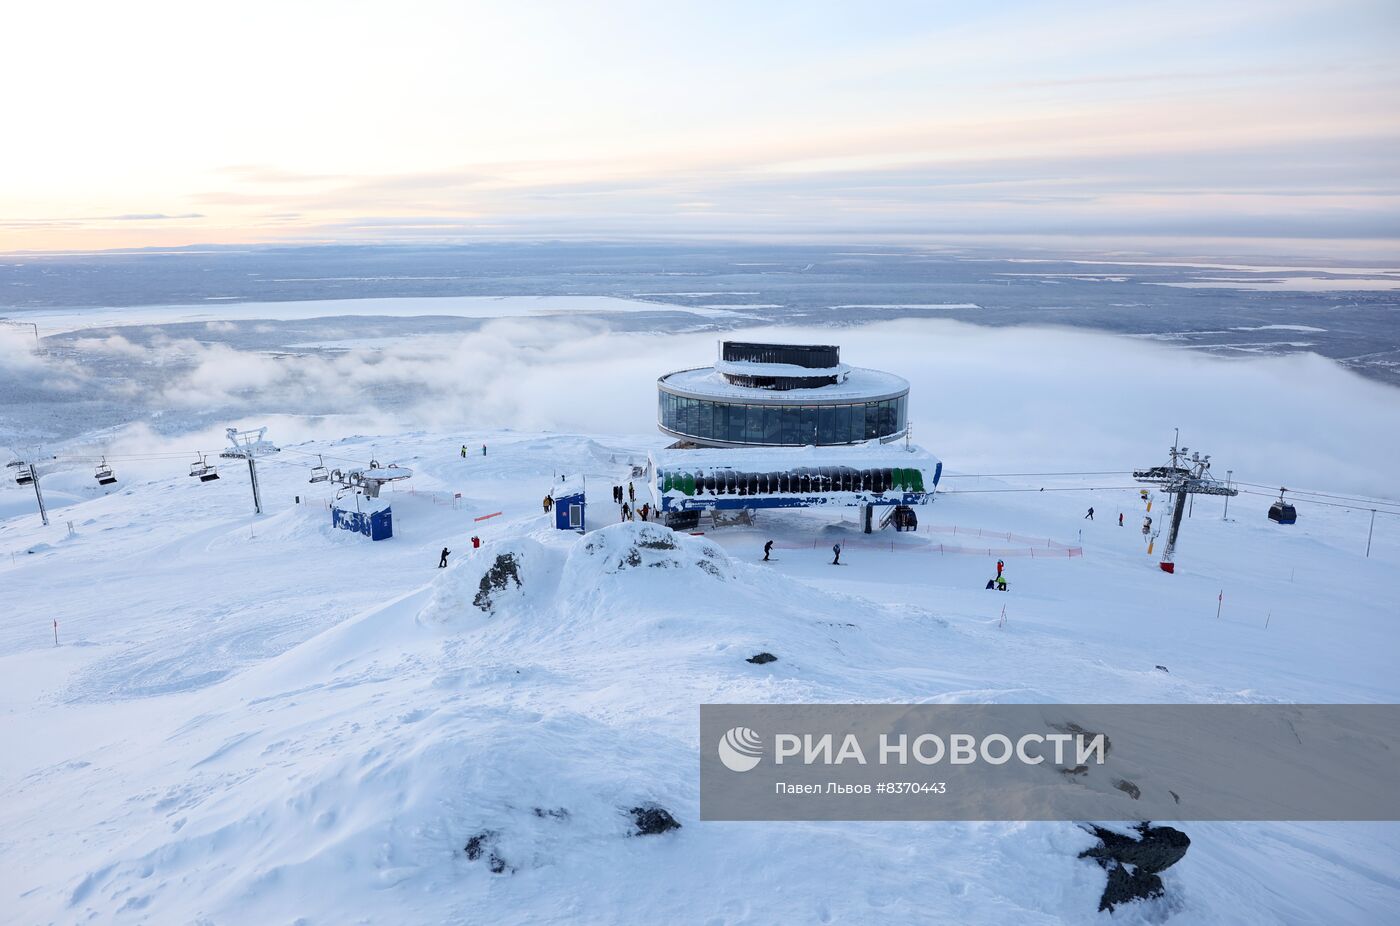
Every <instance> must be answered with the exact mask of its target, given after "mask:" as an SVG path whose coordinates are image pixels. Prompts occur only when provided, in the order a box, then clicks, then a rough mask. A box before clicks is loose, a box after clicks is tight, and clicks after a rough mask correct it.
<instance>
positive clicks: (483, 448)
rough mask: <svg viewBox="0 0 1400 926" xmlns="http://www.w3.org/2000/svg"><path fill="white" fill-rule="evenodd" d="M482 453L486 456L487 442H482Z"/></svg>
mask: <svg viewBox="0 0 1400 926" xmlns="http://www.w3.org/2000/svg"><path fill="white" fill-rule="evenodd" d="M481 455H482V456H483V457H484V456H486V445H485V444H482V445H481Z"/></svg>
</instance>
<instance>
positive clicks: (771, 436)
mask: <svg viewBox="0 0 1400 926" xmlns="http://www.w3.org/2000/svg"><path fill="white" fill-rule="evenodd" d="M779 411H780V409H777V408H774V407H773V406H771V405H770V406H768V407H767V408H765V409H764V410H763V442H764V443H765V444H776V443H777V442H778V439H779V437H780V434H781V432H780V430H779V424H778V422H779V421H780V420H781V419H780V417H779V415H778V412H779Z"/></svg>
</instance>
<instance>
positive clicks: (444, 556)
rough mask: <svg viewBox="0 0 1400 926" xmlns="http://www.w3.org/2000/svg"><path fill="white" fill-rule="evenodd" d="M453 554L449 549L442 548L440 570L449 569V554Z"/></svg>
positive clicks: (439, 562)
mask: <svg viewBox="0 0 1400 926" xmlns="http://www.w3.org/2000/svg"><path fill="white" fill-rule="evenodd" d="M451 552H452V551H451V550H449V549H447V547H443V548H442V556H441V557H439V558H438V568H439V569H446V568H447V554H449V553H451Z"/></svg>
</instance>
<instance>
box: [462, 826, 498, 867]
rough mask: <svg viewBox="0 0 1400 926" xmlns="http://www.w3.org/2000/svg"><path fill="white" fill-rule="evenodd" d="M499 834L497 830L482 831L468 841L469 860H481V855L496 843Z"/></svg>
mask: <svg viewBox="0 0 1400 926" xmlns="http://www.w3.org/2000/svg"><path fill="white" fill-rule="evenodd" d="M497 835H498V834H497V832H496V831H495V830H482V831H481V832H479V833H477V834H476V835H475V836H473V837H472V838H471V839H468V840H467V858H468V859H469V860H471V861H473V862H474V861H476V860H477V859H479V858H481V853H483V852H485V851H486V849H487V847H488V846H490V845H491V844H492V843H493V842H495V841H496V836H497Z"/></svg>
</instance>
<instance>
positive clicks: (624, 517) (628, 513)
mask: <svg viewBox="0 0 1400 926" xmlns="http://www.w3.org/2000/svg"><path fill="white" fill-rule="evenodd" d="M631 516H632V509H630V508H628V507H627V503H626V502H623V503H622V520H624V521H626V520H627V519H628V518H630V517H631Z"/></svg>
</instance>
